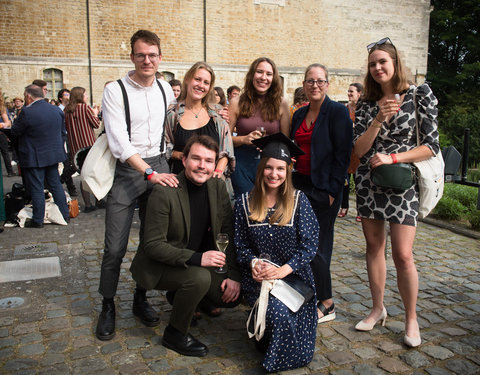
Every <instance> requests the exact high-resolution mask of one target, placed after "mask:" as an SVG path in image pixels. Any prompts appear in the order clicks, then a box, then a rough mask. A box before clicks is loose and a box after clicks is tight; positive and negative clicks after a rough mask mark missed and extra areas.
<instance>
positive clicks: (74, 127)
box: [64, 87, 100, 213]
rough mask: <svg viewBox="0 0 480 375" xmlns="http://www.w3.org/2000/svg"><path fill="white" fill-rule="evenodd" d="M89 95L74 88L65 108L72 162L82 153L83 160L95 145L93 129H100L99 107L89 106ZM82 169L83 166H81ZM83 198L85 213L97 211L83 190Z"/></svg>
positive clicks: (81, 89)
mask: <svg viewBox="0 0 480 375" xmlns="http://www.w3.org/2000/svg"><path fill="white" fill-rule="evenodd" d="M87 101H88V95H87V93H86V90H85V89H84V88H83V87H74V88H73V89H72V90H71V91H70V101H69V102H68V104H67V106H66V107H65V110H64V112H65V126H66V128H67V136H68V148H69V154H70V158H72V161H74V160H75V159H76V157H75V156H76V154H77V153H79V152H82V151H84V150H85V151H86V152H83V154H84V155H83V158H82V160H85V156H86V155H87V153H88V149H90V147H92V146H93V144H94V143H95V132H94V130H93V129H98V127H99V126H100V120H99V119H98V107H95V108H91V107H90V106H89V105H88V104H87ZM79 168H81V165H79ZM80 189H81V191H82V198H83V201H84V203H85V209H84V212H85V213H87V212H91V211H94V210H95V205H92V203H91V202H90V194H89V193H88V192H87V191H85V190H84V189H83V186H82V184H81V183H80Z"/></svg>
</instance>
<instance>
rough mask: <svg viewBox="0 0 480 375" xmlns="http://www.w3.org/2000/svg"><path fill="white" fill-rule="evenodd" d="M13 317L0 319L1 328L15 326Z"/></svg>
mask: <svg viewBox="0 0 480 375" xmlns="http://www.w3.org/2000/svg"><path fill="white" fill-rule="evenodd" d="M13 321H14V319H13V316H3V317H0V327H4V326H10V325H12V324H13Z"/></svg>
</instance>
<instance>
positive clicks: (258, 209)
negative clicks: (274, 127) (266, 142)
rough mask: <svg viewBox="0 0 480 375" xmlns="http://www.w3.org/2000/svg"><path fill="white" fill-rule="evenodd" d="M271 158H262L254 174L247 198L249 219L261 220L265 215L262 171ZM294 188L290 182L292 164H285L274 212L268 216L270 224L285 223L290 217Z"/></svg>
mask: <svg viewBox="0 0 480 375" xmlns="http://www.w3.org/2000/svg"><path fill="white" fill-rule="evenodd" d="M270 159H271V158H262V159H261V160H260V163H259V164H258V168H257V175H256V176H255V185H254V186H253V189H252V193H251V195H250V200H249V208H250V216H249V217H248V218H249V219H250V220H253V221H257V222H260V223H261V222H263V220H265V217H266V216H267V211H268V207H267V205H266V204H265V203H266V199H265V195H266V189H265V183H264V182H263V171H264V170H265V166H266V165H267V162H268V160H270ZM294 194H295V188H294V187H293V183H292V165H291V164H290V165H288V164H287V175H286V178H285V181H283V184H282V185H280V186H279V188H278V196H277V207H276V209H275V212H274V214H273V215H272V217H271V218H270V220H269V222H270V224H274V223H276V224H278V225H280V226H285V225H287V224H288V223H289V222H290V220H291V219H292V215H293V208H294V205H295V199H294Z"/></svg>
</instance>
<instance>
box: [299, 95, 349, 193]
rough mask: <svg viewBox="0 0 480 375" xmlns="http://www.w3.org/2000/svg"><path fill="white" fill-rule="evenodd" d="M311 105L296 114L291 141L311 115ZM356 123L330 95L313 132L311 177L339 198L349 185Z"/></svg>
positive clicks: (320, 186)
mask: <svg viewBox="0 0 480 375" xmlns="http://www.w3.org/2000/svg"><path fill="white" fill-rule="evenodd" d="M309 108H310V105H308V106H305V107H301V108H299V109H297V110H296V111H295V113H294V114H293V118H292V132H291V134H290V138H291V139H295V132H296V131H297V130H298V128H299V127H300V125H301V124H302V122H303V120H304V119H305V116H306V115H307V112H308V109H309ZM352 138H353V124H352V120H351V119H350V115H349V113H348V110H347V107H345V106H344V105H343V104H341V103H338V102H335V101H333V100H331V99H330V98H329V97H328V96H325V99H324V101H323V103H322V106H321V108H320V113H319V115H318V118H317V120H316V121H315V126H314V128H313V132H312V144H311V148H310V157H311V160H310V168H311V171H310V177H311V179H312V183H313V185H314V186H315V187H316V188H317V189H320V190H324V191H326V192H328V194H330V195H331V196H332V197H334V198H337V197H338V195H339V193H340V192H341V191H342V186H343V184H344V183H345V177H346V174H347V168H348V165H349V164H350V154H351V152H352Z"/></svg>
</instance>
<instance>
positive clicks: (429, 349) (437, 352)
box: [421, 345, 454, 361]
mask: <svg viewBox="0 0 480 375" xmlns="http://www.w3.org/2000/svg"><path fill="white" fill-rule="evenodd" d="M421 350H422V351H423V352H425V353H426V354H428V355H429V356H430V357H433V358H435V359H440V360H442V361H443V360H444V359H447V358H451V357H453V356H454V354H453V353H452V352H451V351H450V350H448V349H447V348H442V347H441V346H436V345H433V346H424V347H422V348H421Z"/></svg>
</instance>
